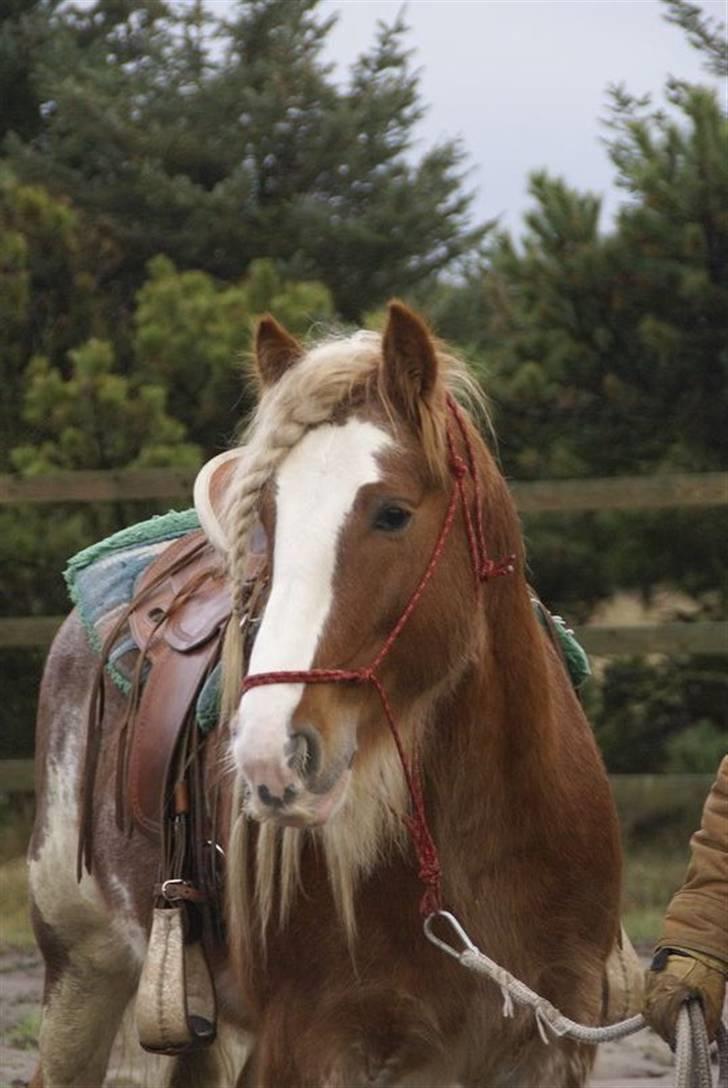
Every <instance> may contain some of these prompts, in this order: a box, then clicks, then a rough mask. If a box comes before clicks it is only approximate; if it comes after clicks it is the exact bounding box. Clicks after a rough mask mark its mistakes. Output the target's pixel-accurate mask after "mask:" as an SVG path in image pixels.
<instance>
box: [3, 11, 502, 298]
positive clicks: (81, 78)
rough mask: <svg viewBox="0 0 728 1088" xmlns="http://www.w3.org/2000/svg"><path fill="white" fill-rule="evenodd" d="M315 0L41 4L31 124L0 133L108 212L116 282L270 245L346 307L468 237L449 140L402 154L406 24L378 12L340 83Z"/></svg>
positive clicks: (411, 97)
mask: <svg viewBox="0 0 728 1088" xmlns="http://www.w3.org/2000/svg"><path fill="white" fill-rule="evenodd" d="M318 8H319V4H318V0H238V3H237V5H236V7H235V8H234V10H233V15H232V17H231V18H230V19H229V20H227V21H221V22H217V21H215V19H214V17H213V16H212V15H211V14H210V12H209V9H206V8H204V7H203V6H202V4H201V2H200V0H196V2H195V3H193V4H191V5H178V6H167V5H166V4H164V3H162V2H161V0H123V2H119V0H113V2H112V0H96V3H95V4H93V5H92V6H91V7H90V8H89V9H87V10H84V11H78V10H75V9H68V10H67V9H65V8H60V9H59V10H58V11H56V12H55V14H54V15H53V17H52V20H51V28H52V34H51V36H50V40H49V42H48V43H46V47H45V48H44V49H43V50H41V51H40V54H39V59H38V60H37V62H36V63H35V66H34V68H33V69H32V71H31V72H30V75H29V78H32V80H33V83H34V85H35V86H37V87H38V88H39V94H40V95H41V98H42V110H41V125H40V130H39V131H38V132H37V133H30V134H27V133H24V132H19V133H17V134H15V135H12V134H11V135H10V136H9V137H8V141H7V143H6V146H7V149H8V153H9V155H10V157H11V160H12V162H13V164H14V167H15V169H16V170H17V171H18V172H19V173H20V175H21V176H22V177H23V178H24V179H26V180H31V181H36V182H39V181H41V180H42V181H43V183H45V184H48V186H49V187H50V188H51V189H52V191H54V192H63V193H65V194H67V195H68V196H70V197H71V199H72V200H73V201H74V203H75V204H77V206H78V207H79V208H80V209H82V210H84V211H85V212H86V213H88V214H89V215H91V216H92V217H94V218H103V220H104V221H105V222H108V223H109V224H110V226H111V228H112V231H113V234H114V237H115V238H116V240H117V242H118V245H119V248H120V250H121V251H122V252H123V255H124V264H123V267H122V268H121V269H120V270H119V277H120V279H121V280H122V281H123V282H124V283H125V284H126V285H127V290H126V297H127V299H129V298H130V297H131V296H132V295H133V292H134V290H136V289H138V287H139V286H140V284H141V282H142V280H143V278H144V268H145V265H146V262H147V261H148V260H149V259H150V258H151V257H153V256H155V255H156V254H157V253H165V254H166V255H168V256H169V257H170V258H171V259H172V260H173V261H174V263H175V264H176V265H177V267H179V268H181V269H189V268H198V269H202V270H204V271H207V272H209V273H211V274H212V275H215V276H217V277H220V278H222V279H225V280H228V281H230V280H237V279H238V278H239V277H240V276H241V275H242V274H243V273H244V271H245V269H246V268H247V267H248V265H249V264H250V262H251V261H252V260H254V259H256V258H259V257H269V258H272V259H274V260H276V261H277V262H279V263H280V264H281V265H282V266H283V267H284V268H285V269H286V271H287V274H288V275H289V276H290V277H292V278H294V279H319V280H322V281H323V282H324V283H326V284H327V286H328V287H329V289H330V290H331V291H332V292H333V294H334V298H335V303H336V306H337V309H338V310H339V312H340V313H341V314H342V316H344V317H346V318H349V319H353V318H356V317H357V316H359V315H360V314H361V313H362V312H363V311H365V310H367V309H369V308H371V307H372V306H373V305H376V304H380V303H381V302H382V301H383V300H384V298H385V297H386V296H387V295H388V294H390V293H393V292H395V291H400V292H401V291H403V290H406V289H407V288H408V287H410V286H411V285H413V284H415V283H417V282H419V281H420V280H422V279H423V278H425V277H426V276H428V275H429V274H431V273H432V272H433V271H436V270H438V269H441V268H445V267H452V266H453V265H454V264H455V263H456V262H457V261H458V260H459V259H461V258H462V257H463V256H464V255H465V254H468V253H469V252H470V251H472V249H473V248H474V247H477V245H478V244H479V242H480V240H481V239H482V237H483V233H484V231H483V228H482V227H477V226H475V227H474V226H472V225H471V223H470V207H471V201H472V196H471V195H470V194H469V193H467V192H466V190H465V189H464V161H465V160H464V153H463V150H462V148H461V147H460V145H459V144H458V143H457V142H446V143H443V144H441V145H439V146H437V147H435V148H434V149H432V150H431V151H430V152H428V153H426V154H425V155H424V156H423V157H422V158H421V159H420V160H419V161H418V162H415V163H414V164H413V163H412V161H411V147H412V140H413V130H414V127H415V126H416V124H417V122H418V121H419V119H420V118H421V116H422V114H423V112H424V106H423V104H422V101H421V97H420V91H419V84H418V78H417V75H416V74H415V73H413V72H412V71H411V68H410V65H409V54H408V50H407V48H406V46H405V41H404V39H405V36H406V27H405V25H404V23H403V22H402V21H401V19H398V20H397V21H396V22H395V23H394V24H393V25H392V26H391V27H381V28H380V30H379V34H378V37H377V40H376V41H375V43H374V45H373V47H372V48H371V49H370V50H369V51H368V52H366V53H364V54H363V55H362V57H361V58H360V59H359V61H358V62H357V64H356V65H355V66H354V68H353V69H352V72H351V80H350V85H349V87H348V88H346V89H343V90H342V89H340V88H339V87H338V86H337V84H336V82H335V81H334V79H333V76H332V74H331V71H330V69H329V68H328V67H327V66H326V65H325V64H324V63H323V61H322V59H321V55H320V54H321V49H322V46H323V44H324V42H325V39H326V36H327V34H328V33H329V32H330V30H331V27H332V25H333V21H334V20H333V19H331V18H329V19H324V18H322V17H321V15H320V12H319V10H318ZM212 35H215V37H216V41H217V42H218V43H219V52H217V53H215V54H213V53H211V52H210V50H209V48H208V44H209V40H210V38H211V36H212ZM29 136H30V138H28V137H29Z"/></svg>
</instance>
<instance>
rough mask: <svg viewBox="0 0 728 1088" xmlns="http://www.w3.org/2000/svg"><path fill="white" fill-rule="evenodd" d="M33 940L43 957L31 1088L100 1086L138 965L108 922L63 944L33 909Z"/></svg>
mask: <svg viewBox="0 0 728 1088" xmlns="http://www.w3.org/2000/svg"><path fill="white" fill-rule="evenodd" d="M34 915H35V919H34V920H35V930H36V939H37V941H38V944H39V946H40V949H41V952H42V953H43V957H44V959H45V961H46V976H45V988H44V994H43V1011H42V1019H41V1029H40V1040H39V1042H40V1065H39V1067H38V1070H37V1072H36V1075H35V1077H34V1080H33V1082H32V1083H33V1085H34V1088H41V1086H42V1088H78V1086H79V1085H83V1086H84V1088H100V1086H101V1084H102V1083H103V1080H104V1075H105V1073H106V1067H107V1065H108V1061H109V1054H110V1052H111V1047H112V1045H113V1042H114V1038H115V1036H116V1033H117V1030H118V1028H119V1024H120V1023H121V1019H122V1016H123V1014H124V1010H125V1008H126V1006H127V1004H128V1002H129V1000H130V998H131V996H132V994H133V992H134V989H135V987H136V983H137V977H138V970H137V969H136V966H135V965H134V963H133V962H132V961H131V960H130V957H129V954H128V951H127V950H126V949H125V948H124V946H123V945H122V944H121V942H119V940H118V936H117V935H116V934H115V933H114V931H113V930H112V928H111V927H108V928H104V927H99V928H97V929H96V930H95V931H92V932H91V933H86V934H85V935H84V938H83V939H82V940H80V941H79V942H78V943H76V944H74V945H71V946H68V945H66V944H65V942H63V940H62V938H61V939H59V937H58V935H57V933H56V932H55V931H54V930H53V929H51V927H49V926H48V925H47V924H46V923H45V922H43V921H42V920H41V919H40V917H39V915H38V913H37V910H36V911H34Z"/></svg>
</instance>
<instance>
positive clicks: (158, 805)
mask: <svg viewBox="0 0 728 1088" xmlns="http://www.w3.org/2000/svg"><path fill="white" fill-rule="evenodd" d="M162 646H164V650H162V651H161V653H159V654H154V653H152V655H151V660H152V667H151V670H150V672H149V676H148V677H147V679H146V682H145V684H144V690H143V692H142V696H141V699H140V702H139V710H138V713H137V718H136V723H135V726H134V735H133V739H132V745H131V752H130V754H129V803H130V806H131V813H132V817H133V819H134V821H135V822H136V823H137V824H138V825H139V827H141V828H142V829H143V830H145V831H146V832H148V833H149V834H150V835H152V836H153V837H156V836H158V835H159V833H160V830H161V820H162V815H163V811H164V804H165V801H166V790H165V786H166V783H167V781H168V777H169V770H170V766H171V763H172V756H173V754H174V750H175V747H176V744H177V740H178V738H179V735H180V732H181V730H182V726H183V725H184V723H185V721H186V720H187V717H188V714H189V713H190V708H191V707H192V704H193V701H194V699H195V697H196V695H197V692H198V691H199V689H200V685H201V684H202V681H203V680H204V678H205V676H206V675H207V674H208V672H209V670H210V668H211V666H212V662H213V658H214V656H215V654H216V651H217V640H215V639H211V640H210V641H208V642H206V643H205V644H204V645H203V646H199V647H197V648H196V649H194V650H191V651H190V652H189V653H186V654H178V653H176V652H175V651H174V650H172V649H171V648H169V647H167V646H166V644H165V643H162Z"/></svg>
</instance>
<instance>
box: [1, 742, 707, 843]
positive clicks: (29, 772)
mask: <svg viewBox="0 0 728 1088" xmlns="http://www.w3.org/2000/svg"><path fill="white" fill-rule="evenodd" d="M713 777H714V776H713V775H712V774H669V773H664V774H610V776H609V780H610V782H611V783H612V789H613V790H614V794H615V798H616V801H617V804H618V806H620V807H623V808H624V809H627V808H629V809H632V810H637V812H641V811H643V810H644V809H645V808H648V807H649V808H653V809H654V808H658V807H662V808H669V807H670V806H674V803H675V801H676V799H680V798H681V795H682V796H683V797H684V796H685V795H686V794H687V795H689V798H690V801H691V802H692V803H691V806H690V807H691V808H692V809H694V815H691V816H690V818H689V819H688V822H687V825H686V838H687V834H689V833H690V832H691V831H692V830H693V829H694V828H695V827H697V824H698V821H699V819H700V810H701V808H702V806H703V800H704V798H705V795H706V794H707V792H708V790H709V789H710V784H711V782H712V781H713ZM33 788H34V778H33V760H32V759H0V793H32V792H33ZM626 830H628V831H629V830H630V829H629V827H627V828H626Z"/></svg>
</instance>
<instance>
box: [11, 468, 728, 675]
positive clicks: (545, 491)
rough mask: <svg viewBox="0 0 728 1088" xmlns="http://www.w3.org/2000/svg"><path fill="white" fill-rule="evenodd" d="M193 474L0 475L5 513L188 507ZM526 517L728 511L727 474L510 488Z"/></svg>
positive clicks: (651, 648)
mask: <svg viewBox="0 0 728 1088" xmlns="http://www.w3.org/2000/svg"><path fill="white" fill-rule="evenodd" d="M194 477H195V470H194V469H145V470H139V471H130V470H123V471H122V470H120V471H118V472H66V473H59V474H58V475H56V476H38V477H33V478H20V477H16V476H11V475H4V476H3V475H0V505H2V504H8V503H12V504H21V503H60V502H110V501H116V502H118V501H133V500H152V499H168V500H171V499H182V500H184V502H186V503H188V504H189V502H190V496H191V494H192V484H193V481H194ZM510 486H511V491H512V493H513V495H514V497H515V500H516V503H517V505H518V508H519V510H520V511H521V513H523V514H533V513H545V512H560V513H576V512H580V511H589V510H625V511H627V510H631V511H636V510H664V509H669V508H672V507H708V506H724V505H728V473H726V472H707V473H700V474H687V473H682V474H672V475H665V476H660V475H658V476H647V477H641V476H621V477H610V478H606V479H589V480H555V481H548V480H546V481H543V480H539V481H533V482H519V481H513V482H512V483H511V485H510ZM61 621H62V617H60V616H20V617H11V618H6V619H0V648H7V647H34V646H35V647H44V646H47V645H48V644H49V643H50V641H51V639H52V638H53V635H54V634H55V632H56V631H57V629H58V626H59V624H60V623H61ZM576 634H577V637H578V638H579V640H580V641H581V642H582V643H583V645H584V646H585V648H586V649H587V651H588V652H589V653H591V654H594V655H596V656H600V655H612V654H650V653H702V654H712V653H728V623H709V622H700V623H697V622H696V623H663V624H640V625H633V626H629V627H623V626H595V625H589V626H585V627H579V628H577V631H576Z"/></svg>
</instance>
